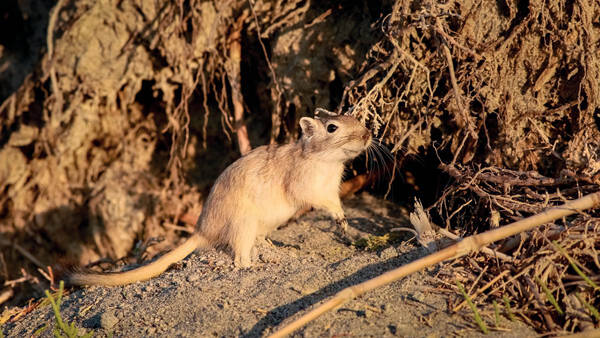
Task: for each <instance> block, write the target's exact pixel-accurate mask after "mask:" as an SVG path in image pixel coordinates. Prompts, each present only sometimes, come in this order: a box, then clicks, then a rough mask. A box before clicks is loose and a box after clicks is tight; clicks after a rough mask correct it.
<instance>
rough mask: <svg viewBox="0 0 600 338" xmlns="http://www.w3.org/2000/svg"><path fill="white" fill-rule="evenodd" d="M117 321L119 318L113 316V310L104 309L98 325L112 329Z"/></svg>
mask: <svg viewBox="0 0 600 338" xmlns="http://www.w3.org/2000/svg"><path fill="white" fill-rule="evenodd" d="M118 322H119V319H118V318H117V317H116V316H115V313H114V311H106V312H104V313H103V314H101V315H100V327H102V328H103V329H105V330H110V329H112V328H113V327H114V326H115V325H116V324H117V323H118Z"/></svg>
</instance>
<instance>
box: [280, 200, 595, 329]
mask: <svg viewBox="0 0 600 338" xmlns="http://www.w3.org/2000/svg"><path fill="white" fill-rule="evenodd" d="M598 205H600V192H596V193H592V194H589V195H586V196H584V197H582V198H579V199H577V200H573V201H569V202H567V203H565V204H563V205H561V206H558V207H554V208H551V209H548V210H546V211H544V212H541V213H539V214H537V215H534V216H531V217H528V218H525V219H522V220H520V221H517V222H514V223H512V224H509V225H506V226H503V227H501V228H497V229H494V230H490V231H486V232H484V233H481V234H477V235H473V236H470V237H466V238H464V239H463V240H462V241H460V242H458V243H456V244H454V245H452V246H450V247H447V248H445V249H443V250H440V251H438V252H436V253H433V254H431V255H428V256H425V257H423V258H421V259H418V260H416V261H414V262H412V263H409V264H406V265H404V266H401V267H399V268H397V269H394V270H392V271H388V272H386V273H384V274H382V275H380V276H379V277H376V278H373V279H370V280H368V281H366V282H363V283H360V284H357V285H354V286H351V287H348V288H346V289H344V290H342V291H340V292H338V293H337V294H336V295H335V296H334V297H333V299H330V300H329V301H327V302H326V303H324V304H323V305H321V306H319V307H317V308H316V309H314V310H312V311H310V312H309V313H307V314H306V315H304V316H302V317H301V318H299V319H297V320H295V321H294V322H292V323H291V324H289V325H286V326H284V327H283V328H282V329H280V330H279V331H277V332H275V333H274V334H273V335H271V336H270V337H271V338H276V337H283V336H285V335H288V334H290V333H292V332H294V331H295V330H297V329H299V328H301V327H302V326H304V325H306V324H307V323H309V322H311V321H313V320H315V319H316V318H318V317H319V316H321V315H323V314H324V313H326V312H328V311H330V310H332V309H334V308H336V307H338V306H340V305H342V304H344V303H346V302H347V301H349V300H352V299H354V298H356V297H358V296H360V295H362V294H364V293H365V292H367V291H370V290H373V289H376V288H378V287H381V286H383V285H386V284H389V283H391V282H393V281H396V280H398V279H400V278H402V277H406V276H408V275H410V274H412V273H414V272H417V271H420V270H423V269H425V268H426V267H429V266H432V265H434V264H437V263H440V262H443V261H446V260H449V259H456V258H459V257H462V256H465V255H467V254H469V253H471V252H473V251H477V250H479V249H480V248H481V247H483V246H485V245H487V244H490V243H492V242H495V241H498V240H500V239H504V238H507V237H510V236H513V235H515V234H518V233H521V232H523V231H527V230H530V229H533V228H535V227H537V226H540V225H542V224H545V223H548V222H552V221H554V220H556V219H559V218H561V217H566V216H569V215H572V214H575V213H578V212H581V211H583V210H586V209H590V208H594V207H596V206H598Z"/></svg>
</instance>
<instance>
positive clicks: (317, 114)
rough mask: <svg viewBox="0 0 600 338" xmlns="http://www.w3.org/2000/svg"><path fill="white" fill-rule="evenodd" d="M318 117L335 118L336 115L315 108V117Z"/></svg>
mask: <svg viewBox="0 0 600 338" xmlns="http://www.w3.org/2000/svg"><path fill="white" fill-rule="evenodd" d="M319 115H325V116H337V114H336V113H334V112H332V111H329V110H327V109H323V108H317V109H315V116H319Z"/></svg>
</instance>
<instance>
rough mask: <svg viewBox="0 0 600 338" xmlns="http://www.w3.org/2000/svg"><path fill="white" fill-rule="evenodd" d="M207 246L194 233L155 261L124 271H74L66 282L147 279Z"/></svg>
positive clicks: (117, 282)
mask: <svg viewBox="0 0 600 338" xmlns="http://www.w3.org/2000/svg"><path fill="white" fill-rule="evenodd" d="M207 246H209V243H208V241H207V240H206V238H204V237H203V236H202V235H200V234H198V233H195V234H194V235H192V237H190V238H188V239H187V240H186V241H185V242H183V243H182V244H181V245H180V246H178V247H176V248H175V249H173V250H171V251H169V252H167V253H166V254H164V255H163V256H161V257H160V258H159V259H157V260H156V261H154V262H152V263H150V264H148V265H144V266H141V267H139V268H137V269H133V270H130V271H125V272H115V273H80V272H75V273H72V274H70V275H69V276H68V282H69V283H70V284H74V285H106V286H115V285H125V284H130V283H133V282H137V281H143V280H148V279H150V278H152V277H155V276H158V275H160V274H161V273H163V272H164V271H165V270H167V268H168V267H169V266H170V265H171V264H173V263H176V262H178V261H180V260H182V259H184V258H185V257H186V256H187V255H189V254H190V253H192V252H193V251H194V250H196V249H197V248H199V247H207Z"/></svg>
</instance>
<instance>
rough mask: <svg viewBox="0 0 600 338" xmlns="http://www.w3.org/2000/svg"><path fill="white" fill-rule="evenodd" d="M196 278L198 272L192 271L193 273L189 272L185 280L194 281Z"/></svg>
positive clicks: (198, 277)
mask: <svg viewBox="0 0 600 338" xmlns="http://www.w3.org/2000/svg"><path fill="white" fill-rule="evenodd" d="M198 279H200V276H198V274H197V273H193V274H191V275H188V276H187V277H186V280H187V281H188V282H195V281H197V280H198Z"/></svg>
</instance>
